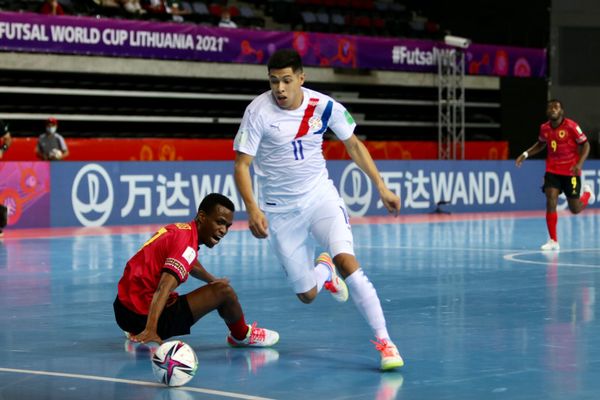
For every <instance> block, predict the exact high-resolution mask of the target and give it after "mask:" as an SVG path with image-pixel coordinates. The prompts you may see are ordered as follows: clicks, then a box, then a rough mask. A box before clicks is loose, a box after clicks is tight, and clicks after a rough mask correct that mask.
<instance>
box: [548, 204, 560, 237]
mask: <svg viewBox="0 0 600 400" xmlns="http://www.w3.org/2000/svg"><path fill="white" fill-rule="evenodd" d="M557 222H558V214H557V213H556V211H555V212H546V225H547V226H548V233H549V234H550V239H552V240H554V241H555V242H557V241H558V240H557V239H556V223H557Z"/></svg>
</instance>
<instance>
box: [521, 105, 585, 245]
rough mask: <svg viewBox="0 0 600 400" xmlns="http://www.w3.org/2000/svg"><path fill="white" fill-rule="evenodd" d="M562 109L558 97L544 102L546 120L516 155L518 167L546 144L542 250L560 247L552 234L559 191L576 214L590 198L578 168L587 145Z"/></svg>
mask: <svg viewBox="0 0 600 400" xmlns="http://www.w3.org/2000/svg"><path fill="white" fill-rule="evenodd" d="M564 114H565V111H564V109H563V107H562V103H561V102H560V100H556V99H552V100H550V101H548V107H547V109H546V115H547V116H548V122H545V123H544V124H542V126H541V127H540V135H539V137H538V141H537V143H535V144H534V145H533V146H531V147H530V148H528V149H527V150H526V151H524V152H523V154H521V155H520V156H519V157H517V160H516V165H517V167H520V166H521V164H522V163H523V161H525V159H526V158H527V157H529V156H532V155H534V154H537V153H539V152H540V151H542V150H543V149H544V148H545V147H546V146H548V154H547V156H546V174H545V175H544V186H543V190H544V193H545V194H546V224H547V226H548V233H549V235H550V239H549V240H548V242H547V243H545V244H543V245H542V247H541V248H542V250H560V246H559V244H558V237H557V236H556V223H557V221H558V216H557V213H556V205H557V203H558V196H559V195H560V193H561V192H563V193H564V194H565V196H566V197H567V202H568V205H569V210H571V212H572V213H573V214H578V213H580V212H581V211H583V209H584V208H585V207H586V206H587V205H588V203H589V202H590V200H591V201H593V197H594V193H593V192H592V188H591V186H590V185H584V186H583V195H582V196H581V197H579V194H580V192H581V189H582V188H581V169H582V168H583V162H584V161H585V160H586V159H587V157H588V155H589V153H590V144H589V143H588V141H587V137H586V136H585V134H584V133H583V132H582V131H581V128H580V127H579V125H578V124H577V123H576V122H575V121H573V120H571V119H569V118H565V116H564Z"/></svg>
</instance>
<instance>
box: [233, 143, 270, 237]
mask: <svg viewBox="0 0 600 400" xmlns="http://www.w3.org/2000/svg"><path fill="white" fill-rule="evenodd" d="M253 159H254V157H252V156H250V155H248V154H244V153H241V152H239V151H238V152H237V153H236V156H235V166H234V172H233V176H234V178H235V184H236V186H237V189H238V191H239V192H240V194H241V196H242V199H243V200H244V204H245V205H246V210H247V212H248V227H249V228H250V231H251V232H252V234H253V235H254V236H255V237H257V238H259V239H263V238H266V237H267V235H268V228H269V225H268V223H267V217H266V216H265V214H264V213H263V212H262V211H261V209H260V208H259V207H258V204H256V201H255V200H254V194H253V192H252V178H251V177H250V164H252V160H253Z"/></svg>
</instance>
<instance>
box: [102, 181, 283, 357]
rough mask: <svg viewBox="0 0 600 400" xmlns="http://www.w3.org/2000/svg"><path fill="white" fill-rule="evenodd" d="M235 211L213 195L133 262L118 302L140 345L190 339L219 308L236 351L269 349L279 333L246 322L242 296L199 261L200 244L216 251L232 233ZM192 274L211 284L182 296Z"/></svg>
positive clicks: (120, 318)
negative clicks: (199, 323) (201, 321)
mask: <svg viewBox="0 0 600 400" xmlns="http://www.w3.org/2000/svg"><path fill="white" fill-rule="evenodd" d="M234 211H235V207H234V205H233V203H232V202H231V200H229V199H228V198H227V197H225V196H223V195H221V194H218V193H212V194H209V195H208V196H206V197H205V198H204V200H202V202H201V203H200V207H199V208H198V213H197V215H196V217H195V218H194V220H193V221H191V222H188V223H177V224H171V225H167V226H165V227H163V228H161V229H159V231H158V232H156V234H154V236H152V237H151V238H150V239H149V240H148V241H147V242H146V243H144V245H143V246H142V248H141V249H140V250H139V251H138V252H137V253H136V254H135V255H134V256H133V257H132V258H131V259H130V260H129V261H128V262H127V265H126V266H125V271H124V273H123V277H122V278H121V280H120V281H119V286H118V294H117V298H116V299H115V302H114V310H115V318H116V321H117V324H118V325H119V327H120V328H121V329H123V330H124V331H125V332H126V334H127V335H128V336H129V339H130V340H132V341H135V342H141V343H148V342H158V343H162V341H163V340H165V339H167V338H170V337H171V336H179V335H187V334H189V333H190V328H191V326H192V325H194V324H195V323H196V321H198V320H199V319H200V318H202V317H203V316H204V315H206V314H208V313H209V312H211V311H213V310H217V311H218V313H219V315H220V316H221V318H223V320H224V321H225V324H227V326H228V327H229V330H230V333H229V335H228V336H227V343H228V344H229V345H230V346H233V347H248V346H252V347H267V346H272V345H274V344H275V343H277V341H278V340H279V334H278V333H277V332H275V331H271V330H268V329H264V328H259V327H257V326H256V323H254V324H253V325H248V324H246V321H245V320H244V313H243V311H242V306H241V305H240V303H239V301H238V297H237V295H236V293H235V291H234V290H233V288H232V287H231V286H230V285H229V281H228V280H227V279H224V278H216V277H214V276H213V275H211V274H210V273H209V272H208V271H206V269H204V267H203V266H202V264H200V262H199V261H198V259H197V256H198V249H199V248H200V245H202V244H203V245H205V246H207V247H209V248H212V247H213V246H215V245H216V244H218V243H219V241H220V240H221V239H222V238H223V237H224V236H225V235H226V234H227V232H228V230H229V227H230V226H231V224H232V221H233V214H234ZM189 275H192V276H193V277H194V278H197V279H200V280H202V281H204V282H207V283H208V284H207V285H204V286H201V287H199V288H197V289H195V290H193V291H192V292H190V293H188V294H185V295H181V296H179V295H178V294H177V292H175V288H177V286H179V285H180V284H181V283H183V282H185V281H186V280H187V278H188V276H189Z"/></svg>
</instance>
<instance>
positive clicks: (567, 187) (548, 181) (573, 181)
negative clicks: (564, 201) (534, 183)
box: [542, 172, 581, 199]
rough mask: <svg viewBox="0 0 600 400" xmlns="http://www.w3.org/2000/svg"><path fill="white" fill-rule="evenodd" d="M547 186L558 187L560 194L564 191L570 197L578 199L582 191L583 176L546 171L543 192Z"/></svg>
mask: <svg viewBox="0 0 600 400" xmlns="http://www.w3.org/2000/svg"><path fill="white" fill-rule="evenodd" d="M547 187H551V188H555V189H558V190H559V191H560V192H559V194H560V193H564V194H565V196H567V198H568V199H575V198H577V199H578V198H579V193H580V192H581V177H580V176H567V175H557V174H553V173H551V172H546V175H544V186H542V192H544V191H545V190H546V188H547Z"/></svg>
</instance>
